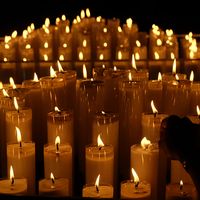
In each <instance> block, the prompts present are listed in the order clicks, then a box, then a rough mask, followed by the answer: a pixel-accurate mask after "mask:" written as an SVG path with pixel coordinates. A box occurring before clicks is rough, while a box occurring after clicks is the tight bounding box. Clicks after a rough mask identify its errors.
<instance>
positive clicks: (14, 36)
mask: <svg viewBox="0 0 200 200" xmlns="http://www.w3.org/2000/svg"><path fill="white" fill-rule="evenodd" d="M11 37H12V38H16V37H17V31H16V30H15V31H13V32H12V34H11Z"/></svg>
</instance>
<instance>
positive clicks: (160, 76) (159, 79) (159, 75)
mask: <svg viewBox="0 0 200 200" xmlns="http://www.w3.org/2000/svg"><path fill="white" fill-rule="evenodd" d="M158 81H162V75H161V73H160V72H159V73H158Z"/></svg>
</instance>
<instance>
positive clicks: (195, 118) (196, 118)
mask: <svg viewBox="0 0 200 200" xmlns="http://www.w3.org/2000/svg"><path fill="white" fill-rule="evenodd" d="M187 117H188V118H189V119H190V120H191V121H192V123H194V124H200V109H199V105H197V106H196V115H188V116H187Z"/></svg>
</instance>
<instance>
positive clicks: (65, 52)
mask: <svg viewBox="0 0 200 200" xmlns="http://www.w3.org/2000/svg"><path fill="white" fill-rule="evenodd" d="M58 58H59V60H61V58H62V60H63V61H71V60H72V47H71V46H69V45H68V44H67V43H64V44H63V45H62V46H59V47H58Z"/></svg>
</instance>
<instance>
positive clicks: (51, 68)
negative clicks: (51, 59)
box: [50, 66, 57, 78]
mask: <svg viewBox="0 0 200 200" xmlns="http://www.w3.org/2000/svg"><path fill="white" fill-rule="evenodd" d="M50 77H51V78H55V77H57V75H56V72H55V70H54V69H53V67H52V66H50Z"/></svg>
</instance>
